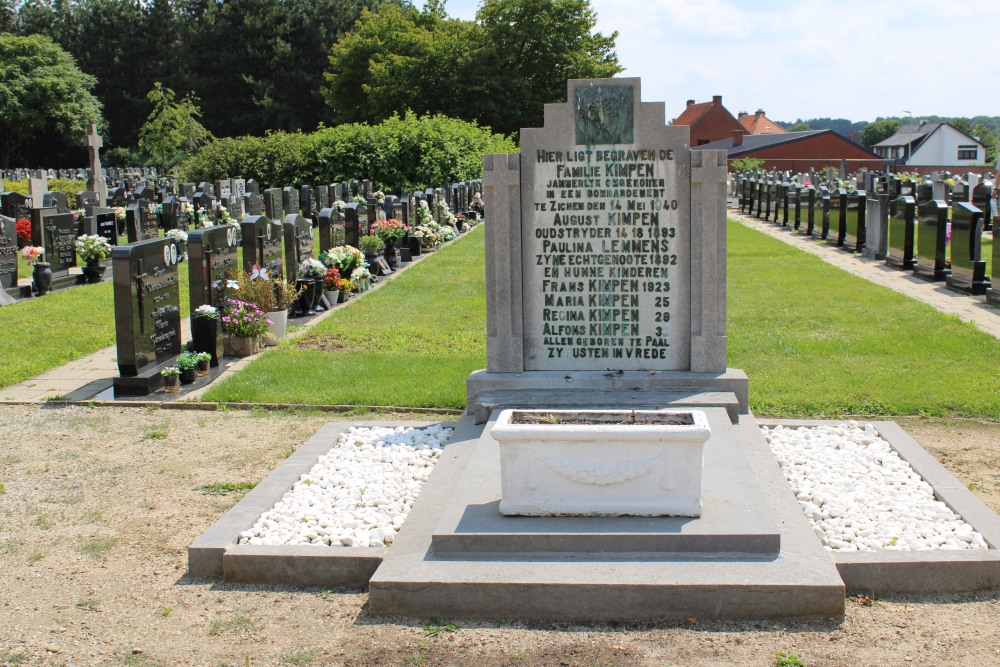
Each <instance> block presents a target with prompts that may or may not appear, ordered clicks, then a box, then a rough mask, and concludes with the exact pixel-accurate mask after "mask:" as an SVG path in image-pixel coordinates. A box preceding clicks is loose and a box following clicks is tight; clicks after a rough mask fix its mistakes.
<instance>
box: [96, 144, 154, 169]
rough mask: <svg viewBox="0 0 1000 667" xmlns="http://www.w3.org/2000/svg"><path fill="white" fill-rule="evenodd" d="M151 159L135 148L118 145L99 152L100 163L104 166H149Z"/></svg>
mask: <svg viewBox="0 0 1000 667" xmlns="http://www.w3.org/2000/svg"><path fill="white" fill-rule="evenodd" d="M151 162H152V160H151V159H150V158H149V157H148V156H146V155H143V154H142V153H141V152H139V150H138V149H137V148H128V147H126V146H119V147H118V148H112V149H111V150H109V151H105V152H104V153H101V163H102V164H103V165H104V166H105V167H151V166H153V165H152V164H151Z"/></svg>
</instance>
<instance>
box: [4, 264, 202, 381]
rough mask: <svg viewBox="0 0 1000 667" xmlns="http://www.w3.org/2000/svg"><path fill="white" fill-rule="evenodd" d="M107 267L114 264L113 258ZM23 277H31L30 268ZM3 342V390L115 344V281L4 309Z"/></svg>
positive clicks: (183, 275) (183, 277)
mask: <svg viewBox="0 0 1000 667" xmlns="http://www.w3.org/2000/svg"><path fill="white" fill-rule="evenodd" d="M105 263H106V264H108V265H109V266H110V263H111V260H110V259H109V260H107V262H105ZM178 269H179V271H178V274H179V278H180V281H179V289H180V303H181V317H187V315H188V312H189V310H190V308H189V306H190V298H189V297H190V295H189V294H188V265H187V263H182V264H180V265H179V266H178ZM21 275H22V277H23V276H24V275H27V276H30V275H31V270H30V267H29V269H28V272H27V274H24V273H22V274H21ZM0 340H2V341H3V344H2V345H0V389H2V388H3V387H8V386H10V385H12V384H17V383H18V382H21V381H22V380H26V379H27V378H29V377H31V376H32V375H37V374H39V373H43V372H45V371H47V370H49V369H51V368H55V367H56V366H61V365H62V364H65V363H68V362H70V361H73V360H75V359H79V358H81V357H85V356H87V355H88V354H91V353H93V352H96V351H97V350H100V349H101V348H104V347H107V346H109V345H114V344H115V297H114V292H113V291H112V281H110V280H108V281H104V282H102V283H101V284H99V285H82V286H79V287H71V288H68V289H64V290H58V291H55V292H50V293H49V294H46V295H45V296H43V297H41V298H38V297H34V298H31V299H24V300H22V301H21V302H20V303H18V304H15V305H13V306H8V307H6V308H3V309H0Z"/></svg>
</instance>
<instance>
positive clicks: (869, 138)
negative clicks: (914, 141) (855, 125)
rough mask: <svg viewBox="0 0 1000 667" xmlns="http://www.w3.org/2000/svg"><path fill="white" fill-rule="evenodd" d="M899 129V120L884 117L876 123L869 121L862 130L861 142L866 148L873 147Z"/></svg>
mask: <svg viewBox="0 0 1000 667" xmlns="http://www.w3.org/2000/svg"><path fill="white" fill-rule="evenodd" d="M897 130H899V121H898V120H888V119H882V120H877V121H875V122H874V123H868V124H867V125H865V127H864V129H863V130H861V143H862V145H863V146H865V147H866V148H871V147H873V146H874V145H875V144H877V143H879V142H881V141H885V140H886V139H888V138H889V137H891V136H892V135H894V134H896V131H897Z"/></svg>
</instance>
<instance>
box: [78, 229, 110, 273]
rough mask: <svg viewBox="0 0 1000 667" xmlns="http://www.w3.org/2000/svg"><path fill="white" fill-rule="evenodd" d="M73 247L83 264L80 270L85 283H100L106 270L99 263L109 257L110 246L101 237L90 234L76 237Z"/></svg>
mask: <svg viewBox="0 0 1000 667" xmlns="http://www.w3.org/2000/svg"><path fill="white" fill-rule="evenodd" d="M74 245H75V246H76V254H77V255H79V256H80V259H81V260H82V261H83V262H84V263H85V266H84V267H83V269H82V270H83V275H84V277H85V278H86V280H87V282H88V283H99V282H101V278H103V277H104V272H105V271H106V270H107V269H108V267H107V266H105V265H104V264H102V263H101V262H103V261H104V260H106V259H107V258H108V257H111V244H110V243H108V240H107V239H106V238H104V237H103V236H99V235H97V234H90V235H89V236H88V235H83V236H78V237H77V238H76V241H74Z"/></svg>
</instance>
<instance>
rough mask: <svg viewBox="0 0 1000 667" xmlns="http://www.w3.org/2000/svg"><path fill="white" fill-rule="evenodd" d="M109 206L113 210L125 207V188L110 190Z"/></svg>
mask: <svg viewBox="0 0 1000 667" xmlns="http://www.w3.org/2000/svg"><path fill="white" fill-rule="evenodd" d="M108 206H110V207H111V208H116V207H121V206H125V188H122V187H118V188H111V189H110V190H108Z"/></svg>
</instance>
